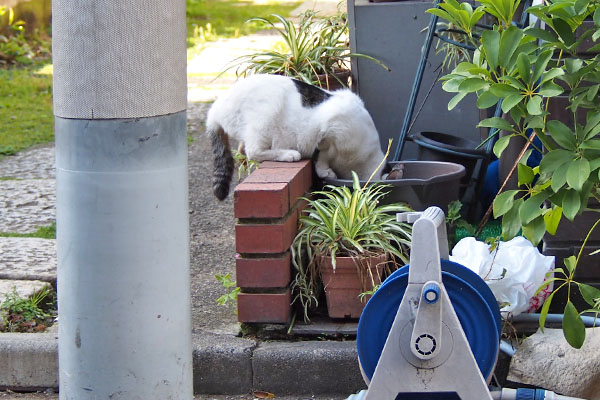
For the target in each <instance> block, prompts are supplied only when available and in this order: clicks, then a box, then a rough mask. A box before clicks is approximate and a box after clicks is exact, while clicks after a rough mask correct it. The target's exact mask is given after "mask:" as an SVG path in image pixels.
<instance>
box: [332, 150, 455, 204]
mask: <svg viewBox="0 0 600 400" xmlns="http://www.w3.org/2000/svg"><path fill="white" fill-rule="evenodd" d="M398 164H400V165H401V166H402V167H403V168H402V177H401V178H399V179H389V180H383V181H382V182H383V183H385V184H388V185H391V186H392V187H391V190H390V192H389V193H388V194H387V195H385V197H384V198H383V199H382V202H383V203H384V204H389V203H397V202H401V203H408V204H409V205H410V206H411V207H412V208H413V209H415V210H417V211H422V210H425V209H426V208H427V207H429V206H438V207H440V208H442V209H443V210H444V212H446V211H447V210H448V203H450V202H451V201H453V200H458V198H459V197H458V195H459V184H460V179H461V178H462V177H463V176H464V174H465V168H464V167H463V166H462V165H460V164H456V163H449V162H438V161H394V162H389V163H388V168H387V170H390V169H391V168H393V167H394V166H396V165H398ZM325 183H326V184H328V185H333V186H350V187H351V186H352V181H351V180H349V179H329V178H327V179H325ZM365 183H366V181H361V184H363V185H364V184H365Z"/></svg>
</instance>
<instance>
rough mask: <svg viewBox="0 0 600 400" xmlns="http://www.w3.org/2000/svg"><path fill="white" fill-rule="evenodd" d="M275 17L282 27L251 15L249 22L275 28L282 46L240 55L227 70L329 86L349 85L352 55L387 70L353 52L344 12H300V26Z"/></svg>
mask: <svg viewBox="0 0 600 400" xmlns="http://www.w3.org/2000/svg"><path fill="white" fill-rule="evenodd" d="M272 17H274V18H275V20H276V22H278V23H279V24H281V26H282V28H279V27H278V26H277V25H276V22H273V21H271V20H269V19H267V18H252V19H250V20H249V21H248V22H259V23H262V24H264V25H265V26H267V27H269V28H270V29H275V30H276V31H277V32H278V33H279V34H280V35H281V38H282V39H283V46H282V47H283V48H282V49H279V50H269V51H262V52H257V53H253V54H248V55H244V56H241V57H238V58H237V59H235V60H233V62H232V63H231V64H230V65H229V66H228V68H227V69H231V68H237V75H238V76H246V75H249V74H279V75H285V76H289V77H292V78H296V79H299V80H302V81H304V82H306V83H310V84H314V85H317V86H320V87H324V88H326V89H335V88H339V87H346V86H348V78H349V77H350V59H351V57H361V58H365V59H369V60H372V61H374V62H376V63H377V64H379V65H381V66H382V67H384V68H386V69H387V67H385V65H384V64H383V63H381V62H380V61H379V60H377V59H375V58H373V57H371V56H368V55H365V54H360V53H353V52H352V51H351V49H350V47H349V44H348V20H347V18H346V14H345V13H341V12H340V13H338V14H337V15H335V16H332V17H328V18H320V17H317V15H316V14H315V12H314V11H312V10H308V11H306V12H304V13H303V14H301V15H300V22H299V24H298V25H297V26H296V25H295V24H294V23H293V22H292V21H290V20H288V19H286V18H285V17H282V16H281V15H277V14H273V15H272Z"/></svg>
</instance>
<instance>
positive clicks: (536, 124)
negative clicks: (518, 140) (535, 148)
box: [527, 116, 545, 129]
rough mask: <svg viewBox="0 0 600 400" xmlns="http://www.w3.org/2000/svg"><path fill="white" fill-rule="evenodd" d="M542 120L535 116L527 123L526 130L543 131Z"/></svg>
mask: <svg viewBox="0 0 600 400" xmlns="http://www.w3.org/2000/svg"><path fill="white" fill-rule="evenodd" d="M544 126H545V125H544V118H542V117H540V116H535V117H532V118H531V119H529V121H528V122H527V129H544Z"/></svg>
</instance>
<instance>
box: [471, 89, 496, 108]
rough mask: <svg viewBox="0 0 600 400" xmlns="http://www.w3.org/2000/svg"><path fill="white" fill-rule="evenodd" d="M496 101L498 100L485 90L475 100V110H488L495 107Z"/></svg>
mask: <svg viewBox="0 0 600 400" xmlns="http://www.w3.org/2000/svg"><path fill="white" fill-rule="evenodd" d="M498 100H500V99H499V98H498V97H496V96H494V95H493V94H492V92H490V91H489V90H486V91H485V92H483V93H481V94H480V95H479V97H478V98H477V108H479V109H480V110H481V109H485V108H489V107H491V106H494V105H496V103H498Z"/></svg>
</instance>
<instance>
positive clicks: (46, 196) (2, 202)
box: [0, 179, 56, 233]
mask: <svg viewBox="0 0 600 400" xmlns="http://www.w3.org/2000/svg"><path fill="white" fill-rule="evenodd" d="M55 219H56V181H55V180H54V179H25V180H1V181H0V232H15V233H28V232H35V231H36V230H37V229H38V228H39V227H41V226H48V225H50V224H51V223H52V222H54V221H55Z"/></svg>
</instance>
